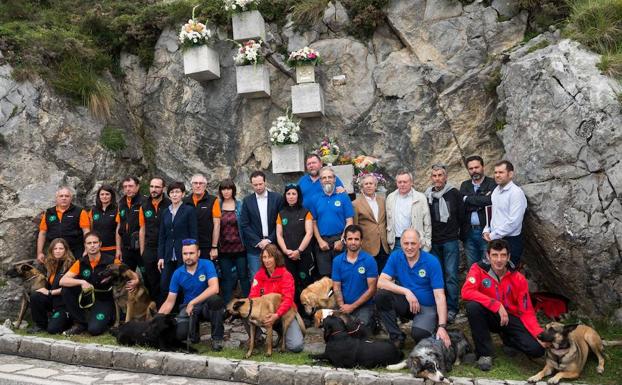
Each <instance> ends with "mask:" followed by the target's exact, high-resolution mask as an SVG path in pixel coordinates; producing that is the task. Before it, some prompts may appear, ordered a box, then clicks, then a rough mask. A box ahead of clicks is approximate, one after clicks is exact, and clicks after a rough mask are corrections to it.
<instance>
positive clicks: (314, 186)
mask: <svg viewBox="0 0 622 385" xmlns="http://www.w3.org/2000/svg"><path fill="white" fill-rule="evenodd" d="M297 184H298V186H299V187H300V191H302V198H303V199H302V205H303V206H304V207H305V208H306V209H307V210H311V207H313V202H314V200H315V198H317V197H318V196H321V195H322V194H324V190H322V183H321V182H320V178H317V179H316V180H315V182H314V181H313V179H311V175H309V174H304V175H303V176H301V177H300V179H298V183H297ZM337 187H343V182H342V181H341V179H339V177H338V176H336V175H335V188H337Z"/></svg>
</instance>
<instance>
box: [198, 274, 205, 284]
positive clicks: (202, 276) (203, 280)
mask: <svg viewBox="0 0 622 385" xmlns="http://www.w3.org/2000/svg"><path fill="white" fill-rule="evenodd" d="M205 278H206V277H205V274H201V275H199V281H201V282H205Z"/></svg>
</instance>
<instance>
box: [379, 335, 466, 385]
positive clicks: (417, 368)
mask: <svg viewBox="0 0 622 385" xmlns="http://www.w3.org/2000/svg"><path fill="white" fill-rule="evenodd" d="M447 334H449V339H450V340H451V346H450V347H449V348H446V347H445V344H444V343H443V341H441V340H439V339H436V337H434V336H432V337H428V338H424V339H422V340H421V341H419V342H418V343H417V345H415V347H414V348H413V350H412V351H411V352H410V354H409V355H408V359H407V360H406V361H404V362H401V363H399V364H396V365H389V366H388V367H387V369H389V370H399V369H403V368H405V367H406V366H408V368H410V372H411V373H412V374H413V376H414V377H419V378H424V379H428V380H431V381H434V382H443V383H446V384H449V383H451V382H450V381H449V379H448V378H446V377H445V374H446V373H448V372H451V370H452V369H453V366H454V365H460V363H461V362H462V361H474V360H475V355H474V354H472V353H471V352H472V351H473V349H472V347H471V345H470V344H469V341H468V340H467V339H466V337H465V336H464V333H463V332H462V331H459V330H451V331H447Z"/></svg>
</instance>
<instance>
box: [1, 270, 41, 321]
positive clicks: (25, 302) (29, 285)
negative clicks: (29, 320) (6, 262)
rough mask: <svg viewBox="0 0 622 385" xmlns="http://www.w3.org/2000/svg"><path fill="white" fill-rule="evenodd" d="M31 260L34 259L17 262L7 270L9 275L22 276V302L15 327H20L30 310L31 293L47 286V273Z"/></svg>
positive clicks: (12, 276) (11, 276)
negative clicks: (35, 265)
mask: <svg viewBox="0 0 622 385" xmlns="http://www.w3.org/2000/svg"><path fill="white" fill-rule="evenodd" d="M31 262H32V261H27V262H19V263H16V264H14V265H13V266H12V267H11V268H10V269H9V270H8V271H7V272H6V275H7V276H8V277H10V278H21V280H22V288H23V290H22V303H21V305H20V308H19V313H18V315H17V320H16V321H15V322H14V323H13V325H14V326H15V327H19V325H20V324H21V323H22V320H23V319H24V315H25V314H26V310H28V306H29V305H30V295H31V294H32V293H34V292H35V291H37V290H38V289H42V288H45V287H47V280H46V278H45V275H44V274H43V273H42V272H41V271H39V270H38V269H37V268H36V267H34V266H33V265H32V264H31Z"/></svg>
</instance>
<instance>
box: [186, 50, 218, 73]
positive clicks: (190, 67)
mask: <svg viewBox="0 0 622 385" xmlns="http://www.w3.org/2000/svg"><path fill="white" fill-rule="evenodd" d="M184 73H185V74H186V76H188V77H190V78H192V79H194V80H197V81H205V80H213V79H219V78H220V60H219V57H218V51H216V50H214V49H211V48H210V47H208V46H206V45H202V46H199V47H192V48H188V49H186V50H185V51H184Z"/></svg>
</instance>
